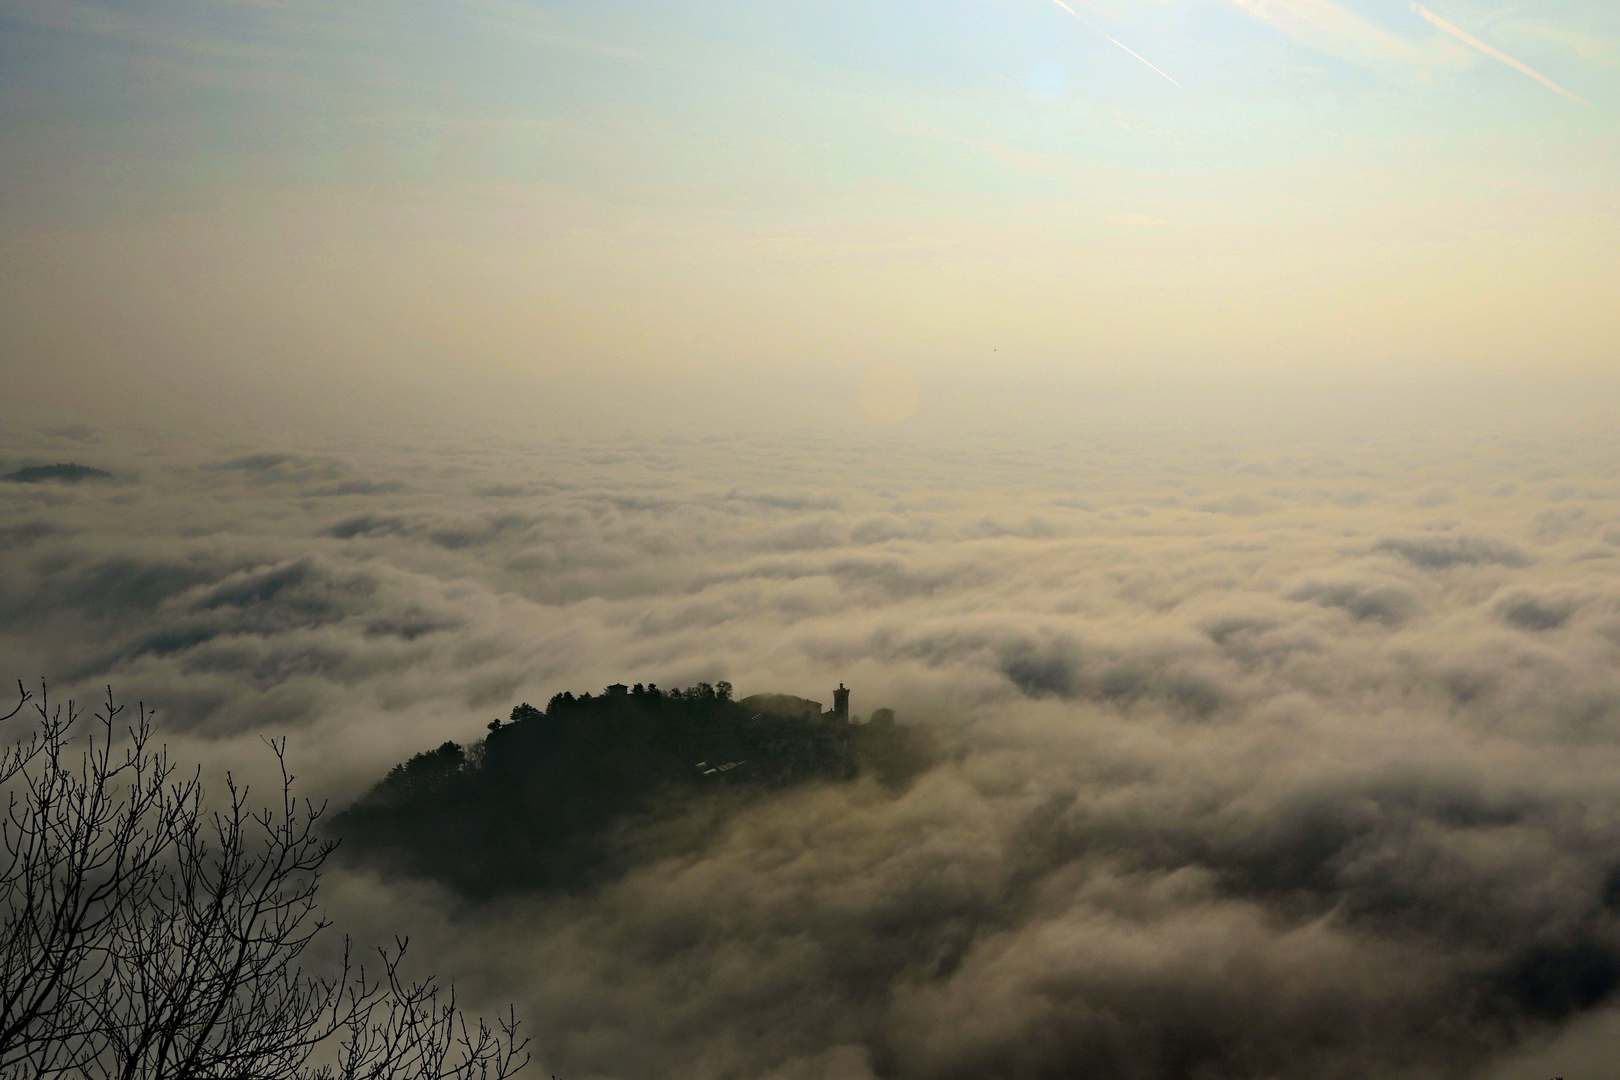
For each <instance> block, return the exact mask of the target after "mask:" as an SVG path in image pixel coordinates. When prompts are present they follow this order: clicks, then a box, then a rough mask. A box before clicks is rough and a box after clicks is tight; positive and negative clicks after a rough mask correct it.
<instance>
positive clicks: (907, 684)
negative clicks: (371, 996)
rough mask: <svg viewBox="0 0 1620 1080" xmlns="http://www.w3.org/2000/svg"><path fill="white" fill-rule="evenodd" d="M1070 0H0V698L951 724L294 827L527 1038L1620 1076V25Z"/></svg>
mask: <svg viewBox="0 0 1620 1080" xmlns="http://www.w3.org/2000/svg"><path fill="white" fill-rule="evenodd" d="M1066 5H1067V6H1065V4H1059V3H1055V2H1053V0H1017V2H1014V0H980V2H977V3H972V2H965V0H935V2H913V0H894V2H888V3H881V4H880V3H868V4H851V3H844V2H841V0H830V2H822V3H804V2H799V0H755V2H752V3H747V4H744V3H736V2H730V0H707V2H697V0H666V2H664V3H660V4H657V5H644V6H633V5H626V4H621V3H619V2H618V0H604V2H598V3H592V4H583V3H552V4H540V3H534V4H527V3H513V2H496V0H466V2H463V3H456V4H446V3H436V4H428V3H418V2H415V0H399V2H394V3H386V4H385V3H371V2H363V0H356V2H349V3H323V2H315V0H292V2H287V3H279V2H272V0H251V2H247V0H244V2H226V0H216V2H212V3H190V2H172V0H149V2H144V3H140V4H123V3H91V2H78V0H0V477H3V476H6V475H9V474H11V473H12V472H13V471H15V470H17V469H20V468H23V467H26V466H34V465H49V464H56V463H62V462H77V463H79V464H83V465H87V466H91V467H94V468H98V469H102V470H105V471H106V472H107V473H109V474H110V475H109V476H108V477H106V478H104V479H99V480H88V481H84V482H80V483H72V484H70V483H64V482H54V481H51V482H43V483H20V482H15V481H12V480H4V479H0V682H4V683H9V682H10V681H11V680H15V679H21V680H24V681H25V682H27V683H28V684H30V685H35V684H36V683H37V681H38V680H41V679H43V680H46V681H47V682H48V684H49V686H50V688H51V694H52V696H53V697H54V698H55V699H57V700H62V699H65V698H66V697H70V696H71V697H73V698H75V699H77V700H79V701H87V700H91V699H93V698H95V697H97V696H98V695H99V694H100V693H102V692H104V689H105V687H106V686H108V685H109V684H110V685H112V686H113V688H114V690H115V692H116V693H117V694H118V695H119V698H120V700H125V701H142V702H145V703H147V704H149V705H151V706H153V707H155V708H156V709H157V710H158V716H159V730H160V732H161V734H162V737H163V738H164V739H165V740H166V741H167V743H168V745H169V746H170V748H171V750H172V752H173V753H174V754H175V755H176V758H177V760H186V761H196V762H199V763H201V765H202V767H203V772H204V777H205V780H206V781H207V782H208V783H209V784H210V785H211V786H212V787H211V789H212V790H218V787H219V784H220V783H221V781H222V777H223V774H224V772H225V771H226V770H230V771H232V772H233V773H234V774H235V775H236V776H238V777H241V778H246V779H248V780H249V781H250V782H258V781H261V780H264V779H265V778H266V777H267V776H268V775H269V769H270V767H271V765H272V761H271V759H269V758H268V756H267V753H266V749H265V747H264V745H263V739H264V738H267V737H281V736H285V737H286V738H287V739H288V747H287V753H288V758H289V760H290V762H291V763H292V767H293V770H294V772H295V773H296V774H297V776H298V783H299V785H300V789H301V790H302V791H304V792H305V793H306V794H308V795H310V796H311V797H313V798H315V799H317V800H320V799H328V800H331V804H332V805H333V806H334V807H337V806H342V805H344V804H345V803H347V802H348V801H349V800H351V799H353V798H354V797H356V796H357V795H359V794H361V793H362V792H364V791H365V790H367V788H368V787H369V786H370V785H371V784H373V783H374V782H375V781H376V780H377V779H378V778H379V777H380V776H382V775H383V774H384V773H385V772H386V770H387V769H388V768H389V767H390V766H392V765H393V764H395V763H397V762H399V761H401V760H404V759H405V758H407V757H409V756H410V755H411V754H414V753H416V752H418V751H421V750H425V749H430V748H432V747H434V746H437V745H438V744H440V743H441V742H443V741H444V740H446V739H453V740H456V741H458V742H461V743H464V744H467V743H472V742H474V741H475V740H476V739H478V738H479V737H480V735H481V734H482V733H483V732H484V730H485V726H486V725H487V724H488V723H489V722H490V720H492V719H494V718H496V717H498V716H503V715H506V714H508V713H509V711H510V710H511V708H512V707H513V706H514V705H516V704H518V703H520V702H524V701H528V702H533V703H535V704H537V705H538V704H543V703H544V702H545V701H546V700H548V699H549V698H550V697H551V695H552V694H554V693H557V692H560V691H563V690H570V691H573V692H575V693H580V692H583V691H587V690H591V691H595V690H599V689H600V688H601V687H603V686H605V685H606V684H608V683H611V682H616V681H623V682H626V683H634V682H646V681H653V682H656V683H658V684H659V685H660V686H664V687H671V686H681V685H691V684H693V683H696V682H699V681H708V682H717V681H719V680H722V679H724V680H727V681H729V682H731V683H732V684H733V685H734V686H735V687H736V690H737V693H738V695H739V696H743V695H747V694H753V693H763V692H782V693H791V694H797V695H802V696H805V697H808V698H811V699H814V700H820V701H823V702H825V701H830V700H831V698H830V696H829V695H830V693H831V690H832V687H834V686H835V685H837V684H839V683H840V682H842V683H844V684H845V685H848V686H849V687H851V688H852V692H853V701H852V711H853V712H855V713H856V714H858V715H870V713H871V711H872V710H873V709H875V708H878V707H883V706H887V707H892V708H894V709H895V710H896V712H897V714H898V717H899V721H900V722H901V723H903V724H908V725H912V726H914V727H916V728H917V729H918V730H919V731H922V732H924V733H926V735H927V737H928V738H929V739H931V740H933V742H934V744H935V745H936V746H938V747H939V748H941V752H940V754H939V756H938V758H937V760H936V761H935V762H934V764H933V765H932V767H930V768H929V769H928V770H927V771H926V772H924V773H923V775H921V776H919V777H918V778H917V779H916V780H915V781H914V782H913V783H911V784H910V785H909V786H906V787H903V788H900V789H889V788H884V787H882V786H881V785H878V784H876V783H875V782H872V781H870V780H858V781H855V782H852V783H846V784H810V785H805V786H803V787H800V788H796V789H791V790H784V791H779V792H771V793H764V794H760V795H759V796H758V797H757V798H756V799H754V800H753V801H752V802H750V803H748V805H747V807H746V812H736V813H731V814H729V815H727V814H721V815H716V814H715V813H714V812H712V811H713V808H712V807H707V806H706V804H705V805H696V806H693V807H691V808H689V809H683V810H682V811H681V812H680V813H679V814H677V815H676V816H675V817H674V818H673V819H672V820H670V821H668V822H665V823H663V827H662V831H659V832H655V833H652V834H649V835H647V836H643V837H641V838H640V839H639V841H638V843H637V845H636V846H635V850H636V851H638V852H640V855H638V857H637V860H636V861H633V862H632V863H630V864H628V865H626V866H625V867H623V870H622V873H621V874H620V875H619V876H617V877H615V878H613V879H612V880H605V881H603V882H600V883H597V884H595V885H593V886H591V887H590V888H588V889H584V890H582V891H580V892H578V893H574V894H569V895H566V896H559V895H549V894H534V895H521V896H508V897H504V898H501V899H500V900H499V901H496V902H481V901H474V900H470V899H468V898H465V897H461V896H457V895H454V894H452V893H450V892H447V891H446V890H445V888H444V887H442V886H440V885H437V884H434V883H432V882H426V881H415V880H405V879H401V878H398V877H395V876H389V875H386V874H383V873H380V872H378V871H376V870H374V869H365V868H359V867H353V866H345V867H341V868H338V869H336V870H335V871H334V873H333V874H332V876H331V877H329V879H328V881H327V888H326V890H325V894H326V896H327V900H328V903H329V905H330V906H329V913H330V914H331V916H332V917H333V918H334V920H335V921H336V926H337V928H339V929H341V930H345V931H348V932H352V933H354V934H355V935H356V936H357V937H358V938H359V939H360V940H363V941H370V940H375V941H385V940H388V938H389V937H390V936H392V935H395V934H409V935H410V936H411V938H412V941H413V954H414V955H416V956H417V957H419V958H420V962H421V963H422V964H424V965H427V967H428V968H429V969H431V970H435V971H437V972H439V973H440V974H441V975H443V976H445V977H446V978H454V979H455V980H456V981H457V984H458V986H459V987H460V988H461V990H462V992H463V994H464V995H465V996H464V998H463V1000H464V1001H466V1002H468V1003H469V1004H471V1005H473V1006H474V1007H477V1008H481V1009H485V1010H486V1011H488V1010H494V1009H504V1007H505V1004H506V1003H508V1002H511V1003H514V1004H515V1006H516V1007H517V1010H518V1013H519V1015H520V1016H522V1017H523V1018H524V1020H525V1023H526V1024H527V1025H528V1027H527V1030H529V1031H530V1032H531V1033H532V1034H533V1035H534V1037H535V1044H534V1045H535V1049H536V1053H537V1063H536V1065H535V1066H534V1067H533V1069H534V1073H535V1075H547V1076H560V1077H565V1078H567V1080H620V1078H623V1080H632V1078H633V1080H665V1078H667V1080H863V1078H866V1077H872V1078H876V1077H883V1078H885V1080H954V1078H962V1080H967V1078H970V1077H971V1078H976V1080H978V1078H984V1077H1003V1078H1008V1080H1013V1078H1019V1080H1021V1078H1025V1077H1029V1078H1037V1077H1050V1076H1074V1075H1085V1076H1097V1077H1115V1078H1120V1080H1253V1078H1255V1077H1274V1078H1279V1080H1282V1078H1286V1080H1294V1078H1299V1080H1306V1078H1309V1080H1334V1078H1341V1077H1342V1078H1345V1080H1351V1078H1357V1080H1359V1078H1364V1077H1389V1078H1399V1080H1525V1078H1526V1077H1531V1078H1534V1077H1537V1076H1540V1077H1542V1078H1543V1080H1544V1078H1545V1077H1552V1076H1559V1077H1564V1078H1566V1080H1587V1078H1590V1080H1602V1078H1604V1077H1607V1076H1609V1075H1610V1074H1611V1072H1612V1066H1611V1064H1610V1063H1611V1062H1612V1061H1613V1060H1615V1057H1616V1054H1615V1050H1614V1048H1615V1046H1616V1042H1617V1040H1620V676H1617V674H1616V673H1617V672H1620V434H1617V433H1620V378H1617V376H1620V363H1617V362H1616V358H1615V344H1616V341H1617V340H1620V314H1617V312H1620V305H1617V304H1616V303H1615V302H1614V297H1615V296H1617V295H1620V179H1617V178H1620V161H1617V160H1616V158H1617V155H1620V139H1617V136H1620V7H1616V6H1615V5H1613V4H1609V3H1602V2H1598V0H1512V2H1485V0H1432V2H1430V3H1428V4H1426V5H1417V6H1414V5H1412V4H1409V3H1405V2H1397V0H1343V2H1339V3H1335V2H1332V0H1097V2H1096V3H1095V4H1091V3H1085V2H1082V0H1066Z"/></svg>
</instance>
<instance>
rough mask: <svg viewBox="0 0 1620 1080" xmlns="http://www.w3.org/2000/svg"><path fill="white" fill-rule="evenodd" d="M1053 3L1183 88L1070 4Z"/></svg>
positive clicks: (1081, 0) (1061, 1) (1055, 1)
mask: <svg viewBox="0 0 1620 1080" xmlns="http://www.w3.org/2000/svg"><path fill="white" fill-rule="evenodd" d="M1078 2H1079V3H1082V4H1085V5H1086V7H1094V6H1093V5H1091V4H1087V3H1086V0H1078ZM1052 3H1054V4H1056V5H1057V6H1058V7H1060V8H1062V9H1063V10H1064V11H1067V12H1068V13H1069V14H1070V15H1073V16H1074V17H1075V18H1077V19H1079V20H1080V21H1081V22H1083V23H1085V24H1086V25H1087V26H1089V27H1091V29H1093V30H1095V31H1096V32H1097V33H1099V34H1102V36H1103V37H1105V38H1107V39H1108V40H1109V41H1111V42H1113V43H1114V44H1115V45H1118V46H1119V47H1120V48H1122V49H1124V50H1125V51H1126V52H1128V53H1130V54H1131V55H1132V56H1134V57H1136V58H1137V59H1138V60H1140V61H1142V63H1144V64H1146V65H1147V66H1148V67H1150V68H1152V69H1153V70H1154V71H1156V72H1158V73H1159V74H1160V75H1163V76H1164V78H1165V79H1166V80H1168V81H1169V83H1170V85H1171V86H1175V87H1178V88H1179V87H1180V86H1181V84H1180V83H1178V82H1176V80H1174V79H1172V78H1170V76H1168V75H1165V73H1164V70H1163V69H1162V68H1160V67H1158V66H1157V65H1156V64H1154V63H1153V62H1152V61H1150V60H1149V59H1148V58H1147V57H1145V56H1143V55H1142V54H1141V53H1139V52H1137V51H1136V50H1135V49H1133V48H1131V47H1130V46H1129V45H1127V44H1125V43H1124V42H1123V41H1120V40H1119V39H1118V38H1116V37H1114V36H1113V35H1112V34H1107V33H1104V32H1103V31H1102V29H1101V28H1099V27H1097V26H1095V25H1093V23H1092V22H1091V20H1090V19H1088V18H1086V17H1085V16H1084V15H1082V14H1080V13H1079V12H1078V11H1076V10H1074V8H1072V7H1070V6H1069V5H1068V4H1065V3H1064V2H1063V0H1052ZM1094 10H1097V11H1101V10H1102V9H1101V8H1094ZM1103 14H1105V15H1106V14H1107V12H1103Z"/></svg>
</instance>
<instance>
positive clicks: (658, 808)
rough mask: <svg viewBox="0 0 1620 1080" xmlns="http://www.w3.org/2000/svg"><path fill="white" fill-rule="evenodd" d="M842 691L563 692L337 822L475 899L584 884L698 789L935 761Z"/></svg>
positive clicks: (738, 790) (421, 760)
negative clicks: (829, 699)
mask: <svg viewBox="0 0 1620 1080" xmlns="http://www.w3.org/2000/svg"><path fill="white" fill-rule="evenodd" d="M840 690H841V692H842V694H844V695H846V696H842V697H840V698H839V699H838V700H839V702H840V706H841V707H842V711H834V712H828V713H822V712H820V710H819V704H818V703H817V702H813V701H808V700H807V699H803V698H793V697H790V696H788V695H759V696H756V697H753V698H747V699H744V700H743V701H741V702H739V701H734V700H732V697H731V687H730V685H729V684H727V683H723V682H722V683H719V684H717V685H714V686H711V685H709V684H707V683H699V684H698V685H696V686H694V687H691V688H688V689H686V690H671V691H661V690H659V689H658V688H657V687H656V686H653V685H648V686H642V685H640V684H637V685H636V686H635V687H633V688H631V687H626V686H623V685H622V684H614V685H613V686H610V687H608V688H606V690H604V692H603V693H602V694H600V695H594V696H593V695H592V694H589V693H586V694H582V695H580V696H578V697H575V696H574V695H573V694H572V693H561V694H557V695H556V696H554V697H553V698H552V699H551V700H550V702H549V703H548V704H547V706H546V708H545V709H544V711H542V710H540V709H537V708H535V707H534V706H533V705H530V704H528V703H527V702H525V703H523V704H520V705H517V706H515V707H514V708H513V709H512V711H511V715H510V719H509V720H508V721H506V722H503V721H501V720H496V721H494V722H493V723H491V724H490V725H489V735H488V736H487V737H485V738H484V739H482V740H480V741H479V742H477V743H475V744H473V745H472V746H470V747H463V746H461V745H459V744H457V743H454V742H446V743H444V744H443V745H441V746H439V747H438V748H437V749H435V750H431V751H428V752H425V753H421V754H417V755H416V756H415V757H413V758H411V759H410V760H409V761H406V762H404V763H403V764H400V765H397V766H395V767H394V768H393V769H392V770H390V771H389V773H388V775H387V776H386V777H384V778H383V780H382V781H381V782H379V783H378V784H377V785H376V786H375V787H373V788H372V789H371V790H370V791H369V792H367V793H366V794H365V795H364V796H363V797H361V798H360V799H359V800H357V801H356V802H355V804H354V805H353V806H351V807H349V808H348V809H347V810H345V811H343V812H342V813H341V814H339V815H338V816H337V817H336V818H335V819H334V821H333V828H334V830H335V831H336V832H337V833H338V835H340V836H341V837H343V839H344V840H345V846H346V848H347V849H348V853H349V855H350V856H351V857H355V858H361V859H366V860H371V861H382V862H384V863H385V864H388V865H390V866H392V867H394V868H396V869H400V870H403V871H405V872H407V873H412V874H417V875H422V876H426V877H432V878H435V879H438V880H440V881H443V882H445V883H447V884H450V885H452V886H454V887H455V888H457V889H458V890H460V891H462V892H464V893H466V894H468V895H473V896H487V895H491V894H494V893H497V892H500V891H503V890H506V889H512V888H568V887H574V886H578V885H582V884H586V883H588V882H590V881H592V880H594V879H596V878H598V877H600V876H601V875H603V874H608V873H612V872H613V869H614V866H615V865H616V863H617V862H618V861H619V860H621V859H622V858H623V857H625V855H626V852H625V849H624V845H623V843H622V842H621V841H622V839H623V836H624V834H625V833H626V832H627V831H631V832H633V831H634V830H633V829H629V830H627V829H626V828H625V827H626V826H633V825H636V824H642V825H649V824H654V823H656V822H658V821H660V820H662V819H664V818H666V817H668V816H669V815H670V814H671V813H672V812H673V811H674V810H675V809H676V808H678V807H681V806H685V805H688V804H689V802H690V799H691V797H694V796H696V797H699V798H701V797H703V796H705V795H715V796H718V795H720V794H721V793H722V792H727V793H730V794H732V795H741V796H746V795H747V793H748V792H750V791H753V790H757V791H761V792H763V791H768V790H770V789H772V788H781V787H785V786H789V785H794V784H801V783H806V782H810V781H817V780H819V781H827V782H842V781H848V780H852V779H854V778H855V777H856V776H858V775H861V774H862V773H867V774H870V775H873V776H875V777H877V778H878V779H879V780H880V781H882V782H884V783H888V784H900V783H903V782H904V781H905V780H906V779H907V778H909V777H910V776H911V775H913V774H915V773H916V772H917V771H919V770H920V769H921V768H922V767H923V766H924V764H925V763H926V759H927V754H926V751H925V748H924V746H923V744H922V742H921V740H920V739H919V738H918V736H917V734H916V733H915V732H914V731H912V730H911V729H909V728H906V727H904V726H902V725H899V724H896V723H895V722H894V714H893V712H892V711H891V710H888V709H879V710H877V711H876V712H875V713H874V719H873V721H872V722H870V723H865V724H862V723H858V722H854V721H852V720H851V718H850V717H849V716H848V714H847V701H848V698H847V693H848V692H847V691H842V688H840ZM795 703H796V704H795ZM761 705H764V706H766V707H760V706H761ZM856 720H858V718H856Z"/></svg>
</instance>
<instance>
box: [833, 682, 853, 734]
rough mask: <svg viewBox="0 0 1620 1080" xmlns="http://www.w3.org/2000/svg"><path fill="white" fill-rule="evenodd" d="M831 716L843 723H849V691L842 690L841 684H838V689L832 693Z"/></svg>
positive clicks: (842, 685)
mask: <svg viewBox="0 0 1620 1080" xmlns="http://www.w3.org/2000/svg"><path fill="white" fill-rule="evenodd" d="M833 715H834V716H836V717H838V719H840V720H842V721H843V722H844V723H846V724H847V723H849V691H848V690H846V689H845V688H844V684H843V683H839V684H838V689H836V690H834V691H833Z"/></svg>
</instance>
